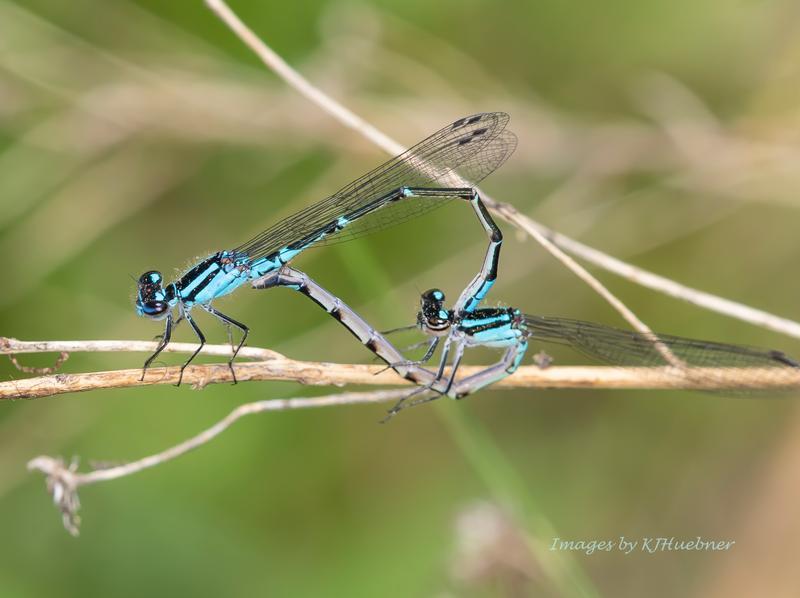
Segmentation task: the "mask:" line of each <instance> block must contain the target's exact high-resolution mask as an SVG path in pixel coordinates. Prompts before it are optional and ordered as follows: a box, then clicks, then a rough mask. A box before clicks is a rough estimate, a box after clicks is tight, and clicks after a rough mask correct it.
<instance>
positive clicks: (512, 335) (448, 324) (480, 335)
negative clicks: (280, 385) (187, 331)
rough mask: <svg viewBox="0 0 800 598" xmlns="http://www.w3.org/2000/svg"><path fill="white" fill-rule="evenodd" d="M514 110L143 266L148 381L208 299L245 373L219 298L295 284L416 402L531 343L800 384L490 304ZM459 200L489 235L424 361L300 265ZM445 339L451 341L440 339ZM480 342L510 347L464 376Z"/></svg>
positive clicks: (772, 354) (732, 358) (695, 351)
mask: <svg viewBox="0 0 800 598" xmlns="http://www.w3.org/2000/svg"><path fill="white" fill-rule="evenodd" d="M508 120H509V117H508V115H507V114H504V113H501V112H491V113H481V114H475V115H472V116H468V117H465V118H461V119H458V120H457V121H455V122H453V123H451V124H450V125H448V126H446V127H445V128H443V129H441V130H440V131H438V132H436V133H434V134H433V135H431V136H430V137H428V138H427V139H425V140H423V141H421V142H420V143H418V144H417V145H415V146H413V147H412V148H411V149H409V150H407V151H405V152H404V153H402V154H400V155H399V156H397V157H395V158H393V159H391V160H389V161H388V162H386V163H384V164H382V165H380V166H378V167H377V168H375V169H374V170H372V171H370V172H368V173H367V174H365V175H364V176H362V177H360V178H359V179H356V180H355V181H353V182H351V183H350V184H348V185H346V186H345V187H343V188H342V189H340V190H339V191H337V192H336V193H334V194H333V195H330V196H329V197H326V198H325V199H323V200H321V201H319V202H317V203H315V204H313V205H311V206H309V207H307V208H305V209H303V210H301V211H300V212H297V213H296V214H293V215H291V216H289V217H287V218H284V219H283V220H281V221H280V222H278V223H277V224H275V225H274V226H272V227H270V228H268V229H266V230H265V231H263V232H262V233H260V234H258V235H257V236H255V237H254V238H253V239H251V240H250V241H248V242H246V243H244V244H242V245H240V246H238V247H236V248H235V249H230V250H224V251H219V252H217V253H214V254H213V255H210V256H208V257H207V258H205V259H204V260H202V261H201V262H200V263H198V264H197V265H195V266H194V267H192V268H191V269H189V270H188V271H187V272H186V273H184V274H183V275H182V276H181V277H180V278H178V279H177V280H175V281H173V282H170V283H169V284H165V283H164V279H163V277H162V275H161V274H160V273H159V272H157V271H149V272H146V273H145V274H143V275H142V276H141V277H140V278H139V283H138V285H139V289H138V294H137V298H136V310H137V313H138V314H139V315H142V316H146V317H149V318H151V319H156V320H164V321H165V328H164V332H163V334H162V336H161V341H160V343H159V345H158V347H157V349H156V351H155V352H154V353H153V355H151V356H150V357H149V358H148V359H147V361H146V362H145V364H144V368H143V371H142V380H144V377H145V375H146V371H147V368H148V367H149V366H150V365H151V364H152V362H153V361H154V360H155V358H156V357H157V356H158V355H159V354H160V353H161V351H162V350H163V349H164V348H165V347H166V346H167V344H168V343H169V342H170V338H171V334H172V329H173V326H174V325H175V324H177V323H178V322H180V321H181V320H186V321H187V322H188V324H189V326H190V327H191V328H192V330H193V331H194V333H195V334H196V336H197V338H198V340H199V341H200V344H199V346H198V348H197V350H196V351H195V352H194V353H193V354H192V355H191V356H190V358H189V359H188V360H187V361H186V362H185V363H184V364H183V365H182V366H181V368H180V374H179V378H178V384H180V382H181V379H182V377H183V372H184V370H185V368H186V367H187V366H188V365H189V364H190V363H191V362H192V361H193V360H194V358H195V357H196V356H197V354H198V353H199V352H200V351H201V349H202V346H203V345H204V344H205V342H206V339H205V335H204V334H203V332H202V331H201V330H200V328H199V327H198V325H197V323H196V322H195V320H194V318H193V317H192V315H191V311H192V309H193V308H194V307H200V308H202V309H203V310H205V311H207V312H208V313H210V314H211V315H213V316H215V317H216V318H218V319H219V320H220V321H222V322H223V324H225V325H226V326H227V327H228V330H229V332H230V328H231V327H234V328H237V329H238V330H239V331H240V332H241V339H240V341H239V343H238V345H237V346H236V347H235V348H233V350H232V355H231V359H230V360H229V362H228V363H229V367H230V370H231V373H232V376H233V380H234V382H236V373H235V369H234V366H233V362H234V359H235V358H236V355H237V353H238V352H239V350H240V349H241V347H242V346H243V345H244V343H245V341H246V339H247V335H248V332H249V328H248V327H247V326H245V325H244V324H242V323H241V322H238V321H236V320H234V319H233V318H231V317H229V316H227V315H225V314H223V313H221V312H220V311H219V310H217V309H216V308H214V307H212V305H211V304H212V302H213V301H214V300H215V299H217V298H220V297H223V296H225V295H228V294H230V293H232V292H233V291H235V290H236V289H238V288H239V287H241V286H243V285H245V284H248V283H249V284H250V286H251V287H252V288H256V289H266V288H270V287H277V286H283V287H288V288H291V289H294V290H297V291H300V292H301V293H302V294H304V295H306V296H307V297H309V298H310V299H312V300H313V301H314V302H315V303H317V304H318V305H319V306H321V307H322V308H323V309H325V310H326V311H327V312H328V313H329V314H330V315H331V316H333V317H334V318H335V319H336V320H338V321H339V322H340V323H341V324H342V325H343V326H345V327H346V328H347V329H348V330H349V331H350V332H351V333H353V335H355V336H356V338H358V339H359V340H360V341H361V343H362V344H363V345H364V346H366V347H367V348H368V349H369V350H370V351H372V352H373V353H374V354H375V355H377V356H378V357H379V358H380V359H382V360H383V361H384V362H386V364H387V365H388V366H389V367H391V368H393V369H394V370H395V371H396V372H397V373H398V374H400V375H401V376H403V377H404V378H406V379H408V380H411V381H413V382H414V383H416V384H417V385H418V388H417V389H416V390H415V391H414V392H413V393H410V394H417V393H423V392H425V393H428V396H427V397H423V398H419V399H417V400H416V401H414V402H415V403H418V402H423V401H426V400H431V399H432V398H437V397H438V396H441V395H447V396H450V397H453V398H461V397H464V396H466V395H468V394H470V393H473V392H475V391H477V390H479V389H481V388H483V387H485V386H487V385H489V384H492V383H493V382H496V381H497V380H500V379H501V378H504V377H506V376H508V375H510V374H512V373H513V372H514V371H515V370H516V369H517V368H518V367H519V365H520V363H521V362H522V360H523V358H524V356H525V353H526V350H527V348H528V345H529V344H530V343H543V344H547V343H557V344H566V345H569V346H571V347H573V348H575V349H577V350H578V351H580V352H583V353H585V354H587V355H589V356H590V357H593V358H596V359H599V360H601V361H603V362H606V363H610V364H613V365H619V366H647V367H655V366H665V367H668V368H670V370H671V371H674V372H677V374H676V375H682V376H694V379H695V380H696V379H697V377H698V376H704V377H714V376H716V377H718V378H719V384H718V385H717V386H720V387H721V388H725V384H724V382H725V380H727V379H729V377H726V376H725V372H726V371H729V370H731V369H733V368H736V369H737V370H739V371H741V370H744V369H747V370H748V371H750V370H752V371H754V372H757V378H756V379H755V380H754V381H753V380H751V382H750V383H749V384H744V383H741V382H733V383H731V384H730V390H731V391H737V392H738V391H740V390H746V389H747V388H748V387H758V386H759V382H761V383H762V385H764V386H768V387H770V388H773V389H774V388H778V389H779V388H782V387H786V388H795V387H797V380H798V378H797V372H798V368H800V365H799V364H798V363H797V362H796V361H794V360H793V359H791V358H790V357H788V356H786V355H785V354H783V353H781V352H778V351H770V350H765V349H758V348H751V347H744V346H738V345H730V344H724V343H715V342H707V341H699V340H693V339H686V338H681V337H676V336H669V335H653V336H650V335H644V334H639V333H636V332H628V331H624V330H618V329H615V328H611V327H608V326H603V325H600V324H593V323H590V322H583V321H580V320H572V319H567V318H558V317H545V316H535V315H525V314H523V313H522V312H521V311H520V310H518V309H515V308H503V307H498V308H494V307H481V303H482V301H483V300H484V299H485V297H486V295H487V293H488V292H489V290H490V288H491V287H492V285H493V284H494V282H495V280H496V278H497V274H498V265H499V258H500V248H501V244H502V239H503V236H502V232H501V231H500V228H499V227H498V226H497V225H496V224H495V222H494V220H493V219H492V217H491V215H490V214H489V211H488V210H487V209H486V207H485V205H484V203H483V201H482V200H481V197H480V195H479V193H478V191H477V189H476V188H475V185H476V184H477V183H479V182H480V181H482V180H483V179H484V178H485V177H487V176H488V175H489V174H491V173H492V172H493V171H494V170H496V169H497V168H499V167H500V166H501V165H502V164H503V163H504V162H505V161H506V160H507V159H508V157H509V156H510V155H511V153H512V152H513V151H514V149H515V148H516V143H517V139H516V136H514V134H513V133H511V132H510V131H508V130H506V125H507V123H508ZM453 199H458V200H463V201H464V202H466V203H469V205H470V206H471V207H472V209H473V211H474V213H475V214H476V216H477V218H478V222H479V224H480V226H481V227H482V229H483V231H484V233H485V234H486V235H487V236H488V239H489V243H488V248H487V251H486V255H485V257H484V260H483V262H482V263H481V265H480V267H479V269H478V272H477V274H476V275H475V277H474V278H473V279H472V281H471V282H470V283H469V284H468V285H466V287H465V288H464V290H463V291H462V292H461V294H460V295H459V297H458V299H457V300H456V302H455V303H454V305H453V307H452V309H448V308H447V307H446V305H445V296H444V293H443V292H442V291H440V290H438V289H432V290H430V291H427V292H425V293H423V295H422V298H421V306H420V311H419V313H418V314H417V322H416V327H417V328H419V329H420V330H421V331H422V332H423V333H425V334H426V335H428V336H429V337H430V339H431V340H430V343H429V346H428V350H427V351H426V353H425V356H424V357H423V359H421V360H416V361H414V360H409V359H407V358H406V357H405V356H404V355H403V353H402V352H401V351H399V350H398V349H396V348H395V347H394V345H393V344H392V343H391V342H389V340H388V339H387V338H386V335H385V334H382V333H380V332H378V330H377V329H376V328H374V327H372V326H371V325H370V324H369V323H367V322H366V321H365V320H364V319H363V318H362V317H361V316H359V315H358V314H357V313H356V312H355V311H353V310H352V309H351V308H349V307H348V306H347V304H346V303H344V302H343V301H342V300H341V299H339V298H338V297H336V296H335V295H333V294H331V293H330V292H328V291H327V290H325V289H324V288H323V287H321V286H320V285H318V284H317V283H316V282H314V281H313V280H312V279H311V278H310V277H309V276H308V275H306V274H305V273H303V272H301V271H299V270H297V269H295V268H293V267H291V266H290V265H289V263H290V262H291V261H292V260H293V259H295V258H296V257H297V256H298V255H299V254H300V253H301V252H303V251H304V250H305V249H308V248H309V247H312V246H320V245H327V244H332V243H338V242H341V241H346V240H350V239H355V238H357V237H360V236H362V235H365V234H368V233H372V232H375V231H378V230H381V229H383V228H386V227H389V226H393V225H395V224H398V223H400V222H405V221H407V220H409V219H411V218H415V217H417V216H421V215H423V214H425V213H426V212H429V211H430V210H432V209H434V208H437V207H439V206H441V205H443V204H444V203H445V202H448V201H450V200H453ZM174 313H177V318H176V317H175V315H174ZM441 339H444V343H440V340H441ZM440 344H442V345H443V348H442V351H441V356H440V359H439V365H438V367H437V368H436V369H435V370H429V369H427V368H426V367H424V366H425V364H426V362H427V361H429V360H430V359H431V358H432V357H433V355H434V354H435V351H436V349H437V346H438V345H440ZM474 346H486V347H495V348H499V349H504V354H503V356H502V358H501V359H500V360H499V361H498V362H497V363H496V364H494V365H492V366H489V367H487V368H485V369H483V370H481V371H479V372H478V373H477V374H473V375H471V376H468V377H464V378H459V377H458V376H457V372H458V367H459V365H460V364H461V360H462V358H463V355H464V351H465V349H466V348H469V347H474ZM448 365H450V366H451V367H450V368H449V371H448V370H447V366H448ZM709 380H711V379H710V378H709ZM711 381H712V382H713V380H711ZM712 386H715V385H714V384H712ZM399 407H400V405H398V406H396V407H395V409H393V410H392V412H396V411H397V409H399Z"/></svg>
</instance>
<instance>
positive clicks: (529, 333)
mask: <svg viewBox="0 0 800 598" xmlns="http://www.w3.org/2000/svg"><path fill="white" fill-rule="evenodd" d="M416 327H417V328H419V329H420V330H421V331H422V332H424V333H425V334H426V335H427V336H428V337H429V338H430V341H429V342H428V347H427V351H426V352H425V355H424V356H423V357H422V359H420V360H419V361H414V362H411V361H407V362H404V364H405V365H408V364H417V365H422V364H424V363H427V362H428V361H430V360H431V358H432V357H433V355H434V353H435V351H436V348H437V346H438V345H439V344H440V342H441V340H442V339H444V343H443V345H444V346H443V348H442V353H441V358H440V361H439V368H438V371H437V373H436V375H435V378H434V381H433V382H429V383H428V385H429V387H428V388H430V389H431V390H433V391H435V394H433V395H432V396H430V397H428V398H422V399H417V400H415V401H413V402H412V403H410V405H414V404H418V403H422V402H427V401H430V400H432V399H435V398H437V397H438V396H440V395H448V396H450V397H452V398H456V399H460V398H463V397H465V396H467V395H469V394H471V393H473V392H476V391H477V390H480V389H481V388H484V387H486V386H488V385H490V384H492V383H494V382H497V381H498V380H501V379H503V378H505V377H506V376H510V375H511V374H513V373H514V372H515V371H516V370H517V368H518V367H519V365H520V363H521V362H522V359H523V357H524V356H525V352H526V350H527V349H528V345H529V344H535V345H537V346H538V345H543V346H547V345H551V346H552V345H565V346H567V347H570V348H572V349H573V350H575V351H577V352H579V353H582V354H583V355H585V356H587V357H590V358H593V359H595V360H598V361H600V362H604V363H607V364H609V365H614V366H622V367H644V368H663V371H664V373H666V374H667V375H669V376H671V377H674V379H675V382H676V387H680V385H682V384H685V385H686V387H688V388H691V387H692V386H696V387H698V388H701V389H703V390H710V391H715V392H717V391H718V392H722V393H724V394H732V395H753V394H763V393H764V392H781V391H786V390H797V389H798V388H800V363H798V362H797V361H796V360H794V359H793V358H791V357H789V356H788V355H786V354H785V353H783V352H781V351H774V350H769V349H762V348H758V347H748V346H743V345H733V344H727V343H718V342H713V341H704V340H698V339H691V338H684V337H680V336H673V335H668V334H659V333H655V334H652V335H648V334H642V333H639V332H633V331H628V330H621V329H618V328H614V327H611V326H605V325H603V324H596V323H593V322H585V321H583V320H575V319H570V318H560V317H553V316H538V315H530V314H524V313H522V312H521V311H520V310H519V309H516V308H513V307H497V308H479V309H475V310H472V311H471V312H462V311H459V310H458V309H457V308H456V309H447V308H446V307H445V295H444V293H443V292H442V291H441V290H439V289H431V290H429V291H426V292H425V293H423V294H422V297H421V300H420V311H419V312H418V314H417V325H416ZM470 347H494V348H500V349H504V350H505V351H504V353H503V356H502V358H501V359H500V360H499V361H498V362H497V363H496V364H494V365H492V366H489V367H487V368H485V369H483V370H481V371H480V372H478V373H477V374H474V375H472V376H468V377H466V378H463V379H461V380H456V372H457V370H458V367H459V365H460V364H461V360H462V358H463V356H464V351H465V350H466V349H467V348H470ZM540 361H541V360H540ZM545 361H546V360H545ZM448 364H450V365H451V368H450V371H449V372H448V373H447V374H446V375H445V369H446V367H447V365H448ZM540 365H543V366H545V367H546V365H547V364H546V363H544V364H541V363H540ZM423 390H426V388H425V387H422V388H420V389H418V390H417V391H415V392H414V393H412V394H416V393H418V392H421V391H423ZM404 402H405V399H404V400H403V401H401V402H400V403H398V405H396V406H395V407H394V409H392V410H391V411H390V415H391V414H394V413H396V412H397V411H399V410H400V409H401V408H402V407H403V406H404Z"/></svg>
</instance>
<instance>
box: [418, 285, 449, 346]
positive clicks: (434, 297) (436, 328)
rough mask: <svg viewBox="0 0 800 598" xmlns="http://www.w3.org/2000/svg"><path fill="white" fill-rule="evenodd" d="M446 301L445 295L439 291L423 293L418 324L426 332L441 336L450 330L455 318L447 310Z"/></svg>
mask: <svg viewBox="0 0 800 598" xmlns="http://www.w3.org/2000/svg"><path fill="white" fill-rule="evenodd" d="M444 299H445V297H444V293H443V292H442V291H441V290H439V289H430V290H428V291H425V292H424V293H422V296H421V297H420V310H419V313H418V314H417V323H418V324H419V327H420V328H421V329H422V330H423V331H424V332H426V333H428V334H433V335H441V334H444V333H445V332H447V331H448V330H449V329H450V325H451V324H452V323H453V316H452V313H451V312H450V310H448V309H445V307H444Z"/></svg>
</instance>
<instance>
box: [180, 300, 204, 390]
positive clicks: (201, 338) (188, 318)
mask: <svg viewBox="0 0 800 598" xmlns="http://www.w3.org/2000/svg"><path fill="white" fill-rule="evenodd" d="M184 317H185V318H186V321H187V322H189V325H190V326H191V327H192V330H194V333H195V334H196V335H197V339H198V340H199V341H200V346H199V347H197V349H195V351H194V353H192V356H191V357H190V358H189V359H187V360H186V363H184V364H183V365H182V366H181V373H180V376H178V383H177V384H176V385H175V386H180V385H181V381H182V380H183V370H185V369H186V366H187V365H189V364H190V363H192V360H193V359H194V358H195V357H197V354H198V353H200V351H202V350H203V345H205V344H206V337H205V336H203V333H202V331H201V330H200V328H199V327H198V326H197V324H195V322H194V319H192V316H190V315H189V312H186V313H185V314H184Z"/></svg>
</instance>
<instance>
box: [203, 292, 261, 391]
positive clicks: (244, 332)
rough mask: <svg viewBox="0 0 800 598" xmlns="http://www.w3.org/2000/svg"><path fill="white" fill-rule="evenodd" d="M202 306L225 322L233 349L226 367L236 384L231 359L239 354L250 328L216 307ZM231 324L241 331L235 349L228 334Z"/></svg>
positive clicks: (229, 337)
mask: <svg viewBox="0 0 800 598" xmlns="http://www.w3.org/2000/svg"><path fill="white" fill-rule="evenodd" d="M202 307H203V309H205V310H206V311H207V312H208V313H210V314H211V315H213V316H215V317H217V318H219V319H220V320H222V321H223V322H224V323H225V325H226V326H227V327H228V335H229V336H228V340H230V341H231V349H233V355H231V358H230V359H229V360H228V367H229V368H230V370H231V375H232V376H233V383H234V384H237V380H236V372H235V371H234V370H233V360H234V359H236V355H238V354H239V351H240V350H241V348H242V347H243V346H244V342H245V341H246V340H247V335H248V334H250V329H249V328H248V327H247V326H245V325H244V324H242V323H241V322H237V321H236V320H234V319H233V318H231V317H230V316H226V315H225V314H223V313H222V312H219V311H217V310H216V309H214V308H213V307H211V306H210V305H203V306H202ZM231 326H235V327H236V328H238V329H239V330H241V331H242V340H241V341H239V344H238V345H237V346H236V348H235V349H234V348H233V341H232V340H231V339H232V337H231V336H230V333H231Z"/></svg>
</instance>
